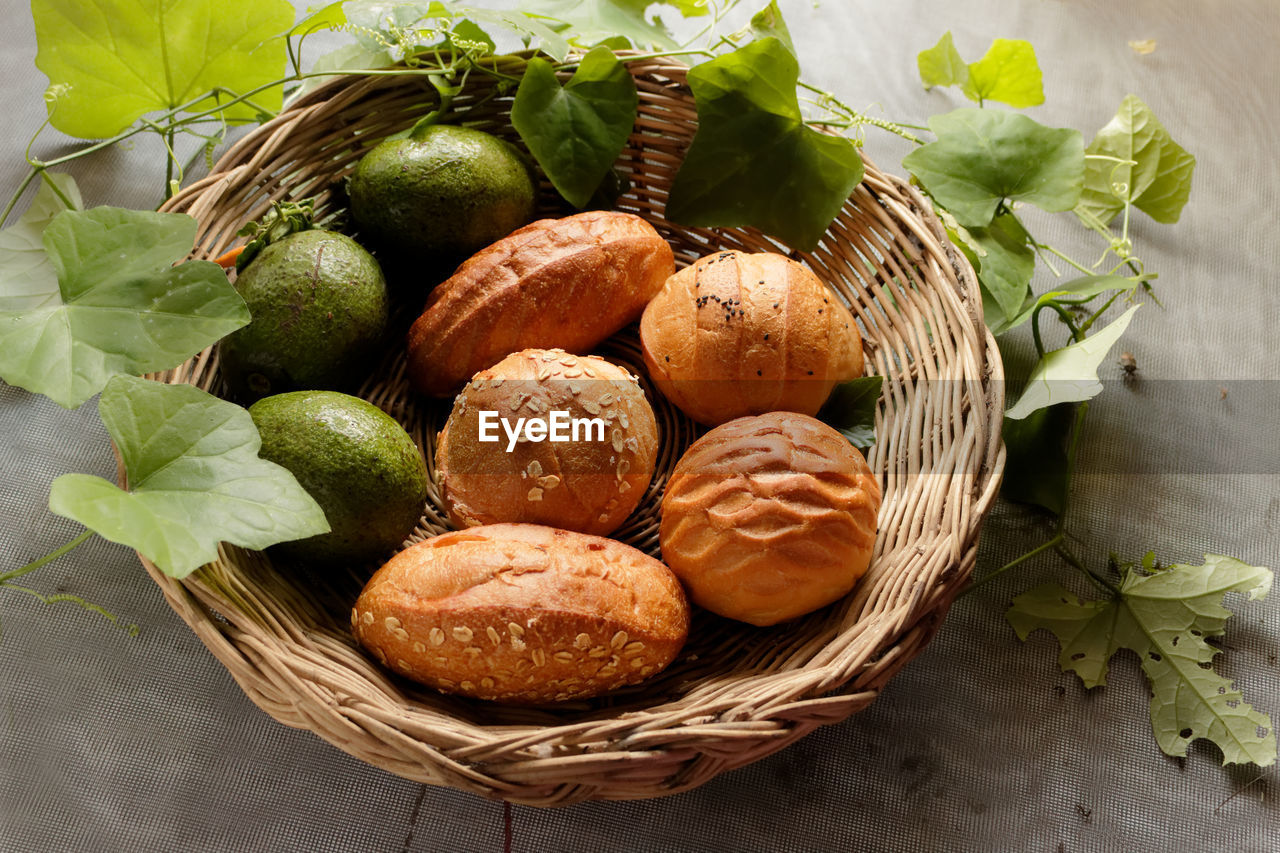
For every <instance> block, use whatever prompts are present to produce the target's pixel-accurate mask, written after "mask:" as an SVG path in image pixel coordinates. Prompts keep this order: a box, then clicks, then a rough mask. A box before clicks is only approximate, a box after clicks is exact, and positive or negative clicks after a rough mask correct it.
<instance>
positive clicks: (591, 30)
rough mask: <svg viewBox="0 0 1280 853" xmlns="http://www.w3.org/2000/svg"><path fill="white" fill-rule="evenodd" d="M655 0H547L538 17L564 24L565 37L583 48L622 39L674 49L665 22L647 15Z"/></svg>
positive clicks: (539, 6) (640, 46)
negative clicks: (618, 38)
mask: <svg viewBox="0 0 1280 853" xmlns="http://www.w3.org/2000/svg"><path fill="white" fill-rule="evenodd" d="M651 2H652V0H543V2H540V3H538V4H537V14H538V15H539V16H545V17H547V18H553V19H555V20H556V21H559V22H561V23H562V24H563V25H564V28H563V29H562V30H561V35H562V36H564V37H565V38H566V39H567V40H568V41H569V42H571V43H572V44H575V45H578V46H579V47H590V46H592V45H597V44H599V43H601V42H603V41H605V40H607V39H612V38H617V37H619V36H620V37H622V38H625V39H626V40H627V41H628V42H629V43H630V45H631V46H632V47H636V48H648V47H653V48H660V49H663V50H673V49H675V47H676V43H675V41H674V40H673V39H672V38H671V34H670V33H669V32H668V31H667V28H666V27H665V26H663V25H662V22H661V21H659V20H657V19H653V20H650V19H649V18H648V17H646V16H645V11H646V10H647V9H648V8H649V6H650V5H651Z"/></svg>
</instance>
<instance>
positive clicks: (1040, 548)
mask: <svg viewBox="0 0 1280 853" xmlns="http://www.w3.org/2000/svg"><path fill="white" fill-rule="evenodd" d="M1063 541H1064V540H1063V534H1062V531H1058V532H1057V533H1056V534H1054V536H1053V538H1052V539H1050V540H1048V541H1047V542H1044V543H1042V544H1040V545H1037V546H1036V547H1035V548H1032V549H1031V550H1030V551H1028V552H1026V553H1025V554H1022V555H1021V556H1018V557H1015V558H1014V559H1012V560H1010V561H1009V562H1007V563H1005V564H1004V565H1003V566H1001V567H1000V568H998V569H996V570H995V571H994V572H991V573H990V574H988V575H985V576H984V577H983V578H982V579H981V580H976V581H974V582H973V583H971V584H969V588H968V589H966V590H965V591H964V592H962V593H960V595H961V597H963V596H966V595H968V594H969V593H971V592H973V591H974V590H975V589H977V588H978V587H980V586H983V585H984V584H986V583H989V582H990V581H992V580H995V579H996V578H997V577H999V576H1000V575H1002V574H1004V573H1005V572H1007V571H1009V569H1012V568H1014V567H1015V566H1018V565H1021V564H1022V563H1025V562H1026V561H1027V560H1030V559H1031V558H1032V557H1035V556H1036V555H1037V554H1043V553H1044V552H1045V551H1048V550H1049V549H1051V548H1056V547H1057V546H1058V545H1061V544H1062V542H1063Z"/></svg>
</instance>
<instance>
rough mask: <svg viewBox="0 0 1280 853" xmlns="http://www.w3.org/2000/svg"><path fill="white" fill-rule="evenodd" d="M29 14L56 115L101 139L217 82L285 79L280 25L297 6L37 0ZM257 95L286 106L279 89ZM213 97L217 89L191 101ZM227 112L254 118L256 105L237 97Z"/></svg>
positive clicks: (238, 1)
mask: <svg viewBox="0 0 1280 853" xmlns="http://www.w3.org/2000/svg"><path fill="white" fill-rule="evenodd" d="M31 15H32V17H33V18H34V19H35V28H36V43H37V45H38V48H39V50H38V52H37V54H36V67H37V68H39V69H40V70H41V71H43V72H44V73H45V74H46V75H48V77H49V83H50V89H51V92H53V93H57V95H56V98H54V99H53V102H52V104H51V106H50V111H51V116H52V118H51V121H52V124H53V126H54V127H56V128H57V129H58V130H61V131H62V132H63V133H67V134H70V135H71V136H79V137H82V138H88V139H93V138H100V137H107V136H113V135H114V134H116V133H119V132H120V131H121V130H123V129H124V128H126V127H128V126H129V125H131V124H133V123H134V121H136V120H137V119H138V118H139V117H141V116H143V115H146V114H147V113H152V112H156V111H157V110H169V109H173V108H175V107H178V106H181V105H182V104H185V103H187V102H188V101H192V100H194V99H196V98H199V97H201V96H202V95H204V94H205V93H207V92H210V91H212V90H213V89H215V88H222V89H227V90H230V91H233V92H236V93H237V94H245V93H247V92H249V91H250V90H252V89H255V88H257V87H258V86H262V85H265V84H267V83H270V82H272V81H274V80H278V79H280V78H281V77H283V76H284V70H285V62H286V56H285V43H284V39H283V38H281V37H280V35H281V33H284V32H286V31H287V30H289V29H290V28H291V27H292V26H293V17H294V9H293V4H291V3H289V2H288V0H32V2H31ZM64 87H65V88H64ZM220 100H222V101H226V100H228V96H226V95H221V96H220ZM253 100H254V102H255V103H257V104H260V105H262V106H263V107H265V108H267V109H270V110H279V109H280V101H281V89H280V88H279V87H275V88H272V89H269V90H266V91H264V92H260V93H258V94H257V95H255V96H254V98H253ZM214 106H215V101H214V100H213V99H212V98H210V99H208V100H205V101H202V102H201V103H200V104H198V105H197V106H196V107H194V108H193V110H203V109H209V108H212V107H214ZM224 115H225V116H226V117H227V118H228V119H242V120H243V119H254V118H256V117H257V115H258V111H257V110H256V109H254V108H253V107H251V106H249V105H247V104H238V105H236V106H234V107H229V108H227V109H226V110H225V112H224Z"/></svg>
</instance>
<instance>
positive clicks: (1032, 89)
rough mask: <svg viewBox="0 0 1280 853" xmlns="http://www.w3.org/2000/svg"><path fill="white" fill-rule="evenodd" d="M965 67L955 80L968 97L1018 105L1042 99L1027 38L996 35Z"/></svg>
mask: <svg viewBox="0 0 1280 853" xmlns="http://www.w3.org/2000/svg"><path fill="white" fill-rule="evenodd" d="M967 70H968V74H966V75H965V77H964V79H962V80H959V81H957V82H959V83H960V84H961V91H963V92H964V93H965V95H966V96H967V97H968V98H969V99H970V100H972V101H977V102H978V103H982V102H983V101H999V102H1000V103H1002V104H1008V105H1009V106H1011V107H1017V108H1019V109H1021V108H1023V107H1035V106H1039V105H1040V104H1043V103H1044V82H1043V75H1042V74H1041V73H1040V64H1039V63H1038V62H1036V52H1035V49H1034V48H1033V47H1032V46H1031V42H1029V41H1023V40H1022V39H996V40H995V41H993V42H991V47H989V48H987V52H986V55H984V56H983V57H982V58H981V59H979V60H978V61H977V62H973V63H970V65H969V67H968V69H967Z"/></svg>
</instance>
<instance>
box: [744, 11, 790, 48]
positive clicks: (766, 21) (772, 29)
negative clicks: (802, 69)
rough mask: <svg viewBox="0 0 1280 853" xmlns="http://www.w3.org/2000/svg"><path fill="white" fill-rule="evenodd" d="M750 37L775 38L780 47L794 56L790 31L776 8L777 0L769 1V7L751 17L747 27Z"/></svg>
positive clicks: (780, 12)
mask: <svg viewBox="0 0 1280 853" xmlns="http://www.w3.org/2000/svg"><path fill="white" fill-rule="evenodd" d="M749 29H750V32H751V37H752V38H756V39H765V38H776V39H777V40H778V41H780V42H782V46H783V47H785V48H786V49H787V50H789V51H790V52H791V55H792V56H795V55H796V46H795V42H793V41H792V40H791V30H790V29H788V28H787V22H786V21H784V20H783V19H782V10H781V9H779V8H778V0H769V5H768V6H765V7H764V8H763V9H761V10H760V11H759V12H756V13H755V14H754V15H752V16H751V24H750V26H749Z"/></svg>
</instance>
